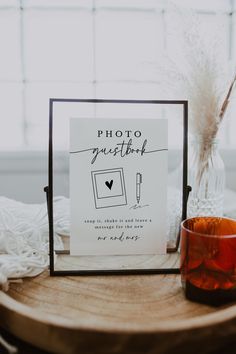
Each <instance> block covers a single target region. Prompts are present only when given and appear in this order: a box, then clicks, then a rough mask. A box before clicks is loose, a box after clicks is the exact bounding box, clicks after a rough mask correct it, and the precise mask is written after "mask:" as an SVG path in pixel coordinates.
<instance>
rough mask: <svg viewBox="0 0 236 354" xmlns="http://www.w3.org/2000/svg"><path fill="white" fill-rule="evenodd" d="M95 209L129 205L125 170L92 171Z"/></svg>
mask: <svg viewBox="0 0 236 354" xmlns="http://www.w3.org/2000/svg"><path fill="white" fill-rule="evenodd" d="M91 176H92V185H93V194H94V202H95V208H96V209H100V208H111V207H116V206H121V205H126V204H127V197H126V190H125V179H124V171H123V168H111V169H106V170H98V171H92V172H91Z"/></svg>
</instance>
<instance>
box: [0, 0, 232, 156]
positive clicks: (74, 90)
mask: <svg viewBox="0 0 236 354" xmlns="http://www.w3.org/2000/svg"><path fill="white" fill-rule="evenodd" d="M167 3H168V2H167V1H165V0H119V1H118V0H0V44H1V56H0V94H1V100H0V102H1V103H0V116H1V118H0V121H1V123H0V124H1V129H0V149H1V150H46V149H47V137H48V100H49V98H50V97H76V98H89V97H96V98H99V97H106V98H137V99H140V98H143V99H152V98H155V99H158V98H168V97H167V96H165V97H163V92H162V86H161V82H160V79H159V77H158V75H157V73H156V67H157V63H158V60H159V59H160V57H161V54H162V53H163V51H164V50H165V49H168V50H169V52H170V53H171V55H172V56H173V58H174V55H175V46H176V45H178V40H179V39H180V38H179V37H178V36H177V35H176V37H174V36H169V35H168V33H169V30H170V28H171V26H173V23H172V22H171V19H170V16H169V10H168V9H169V8H168V6H167ZM176 4H177V6H178V5H179V6H181V8H189V7H190V6H192V7H193V8H194V10H195V11H196V12H197V13H198V14H199V16H200V17H201V19H202V27H201V30H202V33H203V34H204V33H205V32H206V31H210V32H211V33H212V35H213V36H214V34H215V31H216V29H217V30H219V29H220V31H221V34H222V38H223V40H222V43H221V47H222V51H223V52H224V53H227V56H228V60H229V67H230V65H231V64H230V63H233V62H235V60H236V7H235V5H236V1H235V0H228V1H226V0H225V1H222V0H208V1H205V0H204V1H202V0H201V1H194V0H191V1H190V0H176ZM235 96H236V95H234V97H235ZM235 131H236V99H235V98H234V99H233V100H232V104H231V106H230V108H229V114H228V117H227V119H226V120H225V122H224V129H222V132H221V136H222V143H223V144H224V146H225V147H235V145H236V139H235V133H234V132H235Z"/></svg>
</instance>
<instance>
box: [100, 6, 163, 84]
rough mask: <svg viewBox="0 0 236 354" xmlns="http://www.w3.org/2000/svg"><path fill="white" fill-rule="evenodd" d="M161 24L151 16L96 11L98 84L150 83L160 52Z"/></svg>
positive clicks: (142, 13)
mask: <svg viewBox="0 0 236 354" xmlns="http://www.w3.org/2000/svg"><path fill="white" fill-rule="evenodd" d="M163 41H164V38H163V23H162V18H161V16H160V15H158V14H156V13H155V12H134V13H133V12H126V11H122V12H118V11H117V12H113V11H99V12H98V14H97V16H96V59H97V60H96V64H97V68H96V72H97V79H98V80H134V81H136V80H143V81H145V80H153V66H152V65H151V64H153V63H155V62H156V59H157V56H158V55H159V54H160V52H161V51H162V50H163Z"/></svg>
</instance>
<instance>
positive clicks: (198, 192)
mask: <svg viewBox="0 0 236 354" xmlns="http://www.w3.org/2000/svg"><path fill="white" fill-rule="evenodd" d="M188 166H189V168H188V184H189V185H190V186H191V187H192V191H191V193H190V195H189V200H188V216H189V217H192V216H222V215H223V201H224V188H225V167H224V162H223V160H222V158H221V156H220V154H219V150H218V140H216V139H202V138H195V139H193V140H192V141H191V143H190V149H189V159H188Z"/></svg>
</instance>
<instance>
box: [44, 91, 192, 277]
mask: <svg viewBox="0 0 236 354" xmlns="http://www.w3.org/2000/svg"><path fill="white" fill-rule="evenodd" d="M68 105H73V107H74V106H78V107H81V106H86V107H89V109H88V111H89V113H88V116H91V114H93V115H95V116H96V114H97V115H99V113H98V110H97V107H98V106H103V107H105V106H109V114H111V113H110V112H111V111H113V110H112V109H111V107H112V106H113V105H115V106H116V107H118V106H120V105H122V106H123V107H129V108H130V107H132V106H137V107H139V109H138V111H141V110H140V107H142V108H143V110H142V113H141V114H142V115H143V116H145V113H144V112H145V108H146V107H158V108H160V109H163V107H173V108H174V107H177V108H178V110H179V109H180V112H181V113H180V116H181V120H182V121H181V129H182V139H181V145H182V150H181V161H182V162H181V164H180V165H181V171H180V172H181V212H180V216H179V219H178V225H177V229H178V231H177V233H176V238H175V240H174V242H172V244H171V245H169V247H167V255H166V257H165V259H167V261H163V259H164V257H162V256H158V255H156V256H155V257H148V256H143V255H136V256H132V255H127V256H116V257H109V256H98V257H97V256H93V257H84V256H81V257H80V256H77V257H75V256H71V255H70V252H69V250H68V249H65V250H56V249H55V242H54V217H53V212H54V205H53V198H54V194H56V193H57V192H56V188H55V176H56V174H55V171H54V165H55V164H54V162H55V161H54V150H55V140H56V139H55V131H54V130H55V129H54V126H55V119H56V117H55V116H56V115H57V112H59V115H60V116H61V112H62V111H63V114H64V116H65V118H62V120H63V119H65V120H66V119H69V117H70V118H71V117H73V116H74V115H70V116H69V115H68V114H67V113H65V111H66V110H65V107H66V106H68ZM62 107H63V108H62ZM78 111H79V108H78ZM114 111H116V114H117V109H116V110H115V109H114ZM124 111H125V108H124ZM129 111H130V109H129ZM91 112H92V113H91ZM150 112H152V113H149V114H150V115H155V114H156V112H155V110H154V111H153V109H152V110H150ZM162 113H163V112H162ZM70 114H71V113H70ZM76 114H77V113H76ZM83 114H84V113H83ZM125 114H126V113H125ZM163 114H164V113H163ZM66 117H67V118H66ZM167 119H170V118H167ZM58 136H59V135H58ZM60 138H61V137H60ZM187 154H188V101H186V100H123V99H67V98H51V99H50V101H49V147H48V186H47V187H45V189H44V190H45V192H46V195H47V206H48V220H49V269H50V275H52V276H63V275H99V274H100V275H106V274H171V273H172V274H176V273H179V266H178V257H179V256H178V249H179V241H180V233H179V230H180V221H182V220H184V219H186V216H187V199H188V194H189V191H190V187H189V186H188V184H187ZM102 173H104V171H100V170H96V169H94V171H92V173H91V181H92V185H93V192H94V203H95V207H96V208H105V207H106V206H107V205H109V204H107V203H108V202H107V200H108V199H109V198H106V195H105V196H104V195H101V193H100V192H99V191H98V184H99V178H100V176H101V174H102ZM106 173H110V174H112V176H113V177H114V178H116V177H119V179H120V181H121V186H120V190H119V191H117V192H116V194H115V195H114V198H113V203H115V204H116V205H123V204H124V205H125V203H127V200H126V191H125V183H124V175H123V171H122V168H116V169H115V170H114V169H111V170H110V171H106ZM138 177H139V176H138ZM138 177H137V178H138ZM108 187H109V185H108ZM99 193H100V194H99ZM172 241H173V240H172ZM55 254H57V255H58V258H57V259H59V261H57V265H55ZM172 256H173V257H172ZM95 258H96V261H95ZM171 258H173V259H174V261H173V262H172V261H171V260H170V259H171ZM114 259H115V261H116V264H115V266H114ZM137 259H138V261H137ZM61 260H62V261H61ZM81 260H82V261H81ZM107 260H108V262H107ZM106 262H107V263H106ZM140 264H141V265H142V266H140ZM163 264H164V266H163ZM143 265H144V266H143ZM160 265H161V266H160Z"/></svg>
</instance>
